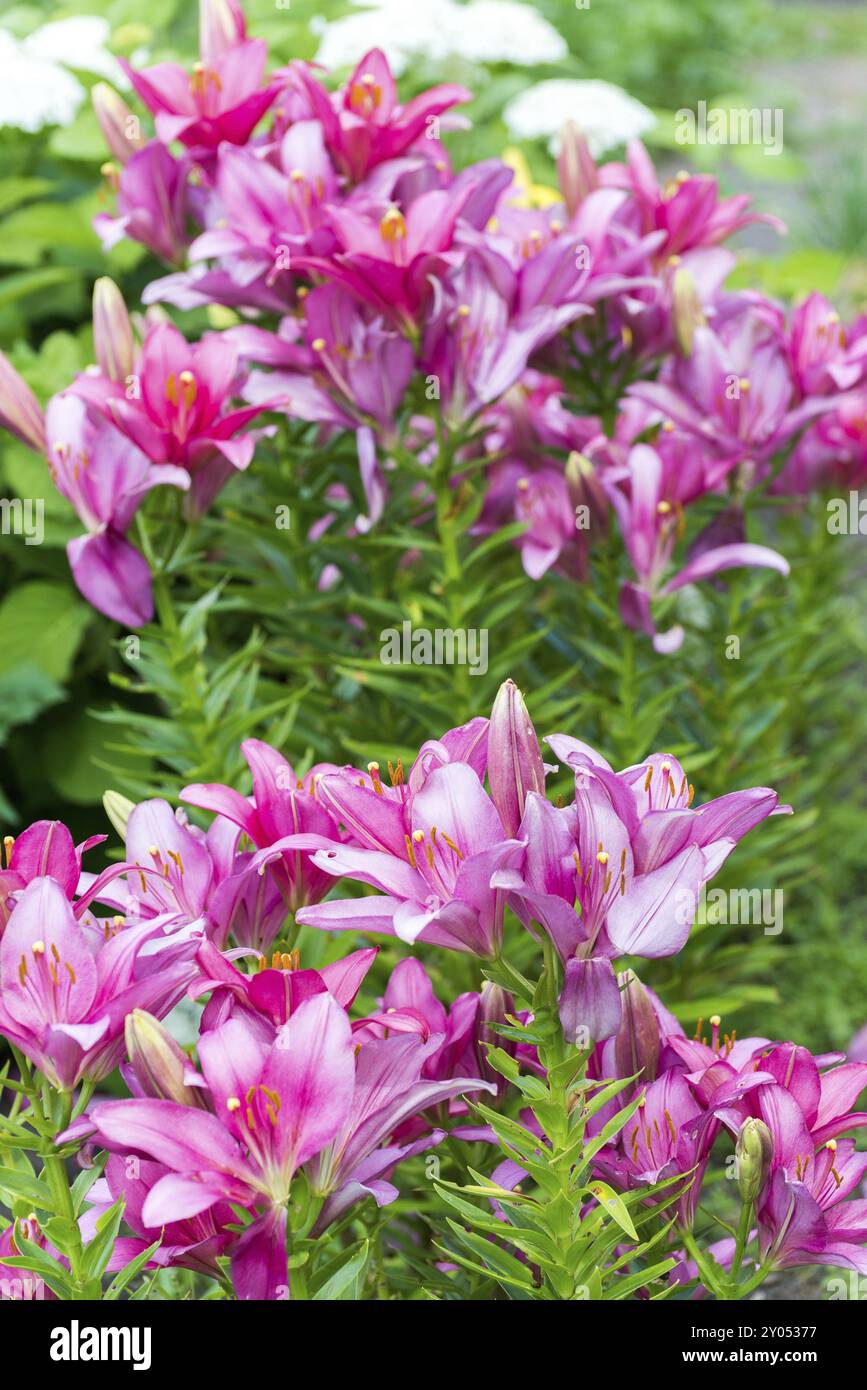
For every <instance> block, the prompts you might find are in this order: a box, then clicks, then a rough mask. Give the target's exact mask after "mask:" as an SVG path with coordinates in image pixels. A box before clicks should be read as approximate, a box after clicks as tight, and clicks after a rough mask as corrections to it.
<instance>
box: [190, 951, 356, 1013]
mask: <svg viewBox="0 0 867 1390" xmlns="http://www.w3.org/2000/svg"><path fill="white" fill-rule="evenodd" d="M378 950H379V948H378V947H377V946H368V947H365V948H363V949H362V950H360V951H352V952H351V953H350V954H349V955H348V956H344V957H342V958H341V959H340V960H337V961H334V962H333V964H331V965H324V966H322V968H321V969H320V970H302V969H301V965H300V958H299V953H298V951H297V950H295V951H283V952H280V951H275V952H274V953H273V955H272V957H271V963H270V965H269V963H268V961H267V959H266V957H265V956H261V957H260V959H259V962H258V964H259V969H258V970H256V971H254V972H253V973H252V974H249V975H245V974H244V973H243V972H242V971H240V970H238V969H236V967H235V966H234V965H233V964H232V963H231V960H230V959H229V957H227V956H224V955H223V954H222V953H221V952H220V951H218V950H217V949H216V947H215V946H214V945H213V944H212V942H210V941H205V942H203V943H202V945H201V947H200V948H199V952H198V955H197V957H196V960H197V962H198V965H199V969H200V970H201V972H202V979H201V980H200V981H197V983H196V984H194V985H191V986H190V993H191V994H192V996H193V997H194V998H199V997H200V996H201V995H203V994H206V993H208V992H210V995H211V997H210V999H209V1001H208V1003H207V1004H206V1006H205V1010H204V1012H203V1014H202V1022H201V1029H202V1032H203V1033H205V1032H209V1031H210V1029H212V1028H218V1027H219V1026H220V1024H222V1023H225V1022H226V1020H227V1019H229V1018H233V1017H234V1016H235V1015H236V1014H237V1013H239V1012H240V1013H241V1014H243V1015H245V1016H248V1017H249V1016H253V1017H254V1019H255V1020H256V1021H258V1022H261V1021H262V1020H263V1019H264V1020H267V1021H268V1022H269V1023H270V1024H271V1026H272V1027H273V1028H274V1029H277V1028H280V1027H282V1026H283V1024H284V1023H288V1022H289V1019H290V1018H291V1017H292V1014H293V1013H294V1012H295V1010H296V1009H297V1008H298V1006H299V1005H300V1004H302V1003H303V1002H304V1000H305V999H310V998H312V997H313V995H316V994H325V993H328V994H332V995H333V996H334V998H335V999H336V1000H337V1002H338V1004H340V1005H341V1007H342V1008H344V1009H349V1008H350V1007H351V1005H352V1004H353V1002H354V1000H355V996H356V994H357V993H358V991H359V989H360V988H361V986H362V984H363V982H364V977H365V975H366V974H367V972H368V970H369V969H370V967H371V966H372V965H373V962H374V960H375V959H376V956H377V953H378Z"/></svg>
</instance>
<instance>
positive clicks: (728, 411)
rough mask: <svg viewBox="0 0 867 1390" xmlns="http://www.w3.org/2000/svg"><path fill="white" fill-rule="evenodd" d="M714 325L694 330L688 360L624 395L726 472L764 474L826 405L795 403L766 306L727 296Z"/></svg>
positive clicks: (778, 328) (777, 324)
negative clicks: (741, 467) (657, 414)
mask: <svg viewBox="0 0 867 1390" xmlns="http://www.w3.org/2000/svg"><path fill="white" fill-rule="evenodd" d="M715 322H716V323H717V324H718V327H717V328H716V329H713V328H710V327H707V326H704V327H702V326H699V327H697V328H696V329H695V331H694V334H693V342H692V352H691V354H690V356H689V357H688V358H682V357H681V358H678V359H677V360H675V361H673V362H671V363H670V364H669V365H668V367H667V368H666V370H665V371H664V373H663V378H662V379H661V380H660V381H658V382H648V381H642V382H636V384H635V385H634V386H630V387H628V389H627V394H628V395H629V396H634V397H636V398H637V399H639V400H642V401H645V402H646V403H647V404H648V405H651V406H653V407H655V408H656V409H657V410H659V411H661V412H662V415H663V416H664V417H665V418H666V419H668V420H670V421H672V422H673V423H674V425H675V426H677V427H679V428H680V429H682V430H685V431H686V432H687V434H689V435H691V436H692V437H694V438H695V439H697V440H699V441H700V442H701V443H702V444H703V445H704V446H705V447H706V448H709V449H710V450H711V452H712V453H714V454H715V455H716V457H718V458H720V459H724V460H725V461H726V462H727V463H728V465H729V466H730V467H734V466H735V465H737V464H745V463H751V464H753V465H755V467H756V468H758V469H764V468H766V466H767V464H768V463H769V461H770V459H771V458H772V456H773V455H774V454H775V453H776V452H777V450H779V449H780V448H781V447H782V446H783V445H784V444H786V443H788V441H789V440H790V439H791V438H792V437H793V436H794V435H795V434H797V432H798V431H799V430H800V429H802V428H803V426H804V425H806V424H807V423H808V422H809V421H810V420H811V419H812V418H813V417H814V416H816V415H817V414H822V413H824V412H826V411H828V410H829V409H830V408H831V405H832V403H831V402H829V401H828V400H827V399H825V398H814V399H809V400H805V401H800V402H799V400H798V393H797V390H796V383H795V382H794V380H793V378H792V372H791V367H790V361H789V355H788V353H787V350H786V345H785V343H784V342H783V339H782V324H781V319H780V315H779V313H778V312H777V311H776V310H775V309H774V306H773V305H765V304H763V303H760V302H750V301H749V300H747V301H746V302H745V303H742V302H741V301H740V300H738V299H737V297H733V298H732V300H731V302H730V304H729V305H727V306H723V307H721V308H720V311H719V312H718V314H717V318H716V320H715Z"/></svg>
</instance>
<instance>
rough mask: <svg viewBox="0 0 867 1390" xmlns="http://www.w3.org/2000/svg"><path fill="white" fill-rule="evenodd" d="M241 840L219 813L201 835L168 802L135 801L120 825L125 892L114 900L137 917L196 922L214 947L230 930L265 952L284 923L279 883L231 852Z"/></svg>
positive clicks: (246, 853)
mask: <svg viewBox="0 0 867 1390" xmlns="http://www.w3.org/2000/svg"><path fill="white" fill-rule="evenodd" d="M240 837H241V831H240V829H239V827H238V826H237V825H235V824H234V823H233V822H232V821H231V820H228V819H226V818H224V817H222V816H218V817H217V819H216V820H215V821H214V822H213V824H212V825H211V827H210V829H209V830H208V833H207V834H205V833H204V831H202V830H200V829H199V828H198V826H195V825H190V824H189V822H188V820H187V817H186V815H185V813H184V812H183V811H177V812H175V811H172V808H171V807H170V806H169V804H168V802H166V801H161V800H159V799H155V800H152V801H143V802H141V803H140V804H139V805H138V806H136V807H135V808H134V810H133V811H132V812H131V814H130V817H129V821H128V823H127V831H126V854H127V861H128V863H127V864H125V865H124V866H123V869H127V868H129V869H130V870H131V871H130V872H129V873H128V874H127V891H126V894H125V895H123V896H117V897H116V898H115V904H116V905H117V906H118V907H119V908H120V909H121V910H123V911H125V912H130V913H131V914H133V915H134V916H137V917H153V916H156V915H166V914H168V915H169V916H172V917H174V918H175V919H176V920H178V921H179V922H186V923H192V922H196V923H198V924H199V925H200V926H201V927H202V929H203V930H204V931H205V932H206V933H207V936H208V938H209V940H211V941H213V942H214V943H215V945H217V946H218V947H220V948H222V947H223V946H224V945H225V943H226V941H227V939H228V938H229V936H230V935H231V936H232V937H234V939H235V941H236V942H237V943H238V944H239V945H240V946H244V947H252V948H254V949H256V950H264V949H267V947H268V946H269V945H270V944H271V942H272V941H273V940H275V938H276V937H277V936H278V935H279V933H280V929H281V928H282V926H283V923H284V921H285V920H286V911H287V904H286V897H285V893H284V888H285V885H284V884H283V883H281V881H280V878H279V875H278V874H277V873H276V872H275V871H274V869H272V868H271V867H268V868H266V869H265V871H264V872H259V869H258V867H257V866H256V865H254V864H253V862H252V861H253V855H252V853H251V852H249V851H244V852H242V853H239V852H238V842H239V840H240ZM103 900H104V901H105V900H106V899H105V898H104V899H103Z"/></svg>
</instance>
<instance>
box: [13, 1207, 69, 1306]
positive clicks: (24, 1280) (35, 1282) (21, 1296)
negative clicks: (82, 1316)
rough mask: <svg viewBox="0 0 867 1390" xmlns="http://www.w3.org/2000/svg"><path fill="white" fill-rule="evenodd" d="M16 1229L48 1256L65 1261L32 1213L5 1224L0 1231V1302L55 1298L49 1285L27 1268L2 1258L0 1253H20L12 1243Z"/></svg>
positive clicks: (51, 1299)
mask: <svg viewBox="0 0 867 1390" xmlns="http://www.w3.org/2000/svg"><path fill="white" fill-rule="evenodd" d="M16 1229H17V1230H18V1231H20V1233H21V1235H22V1236H23V1237H24V1239H25V1240H29V1241H32V1242H33V1244H34V1245H38V1246H39V1248H40V1250H45V1251H46V1252H47V1253H48V1254H49V1255H50V1256H51V1257H52V1259H56V1260H59V1261H60V1262H61V1263H62V1264H65V1263H66V1260H65V1259H64V1257H63V1256H62V1255H61V1254H60V1251H59V1250H57V1249H55V1247H54V1246H53V1245H52V1244H51V1242H50V1241H49V1240H48V1238H47V1236H46V1235H45V1232H44V1231H42V1230H40V1227H39V1222H38V1221H37V1219H36V1217H35V1216H26V1217H22V1218H19V1220H18V1221H13V1223H12V1225H11V1226H7V1227H6V1229H5V1231H0V1303H29V1302H31V1301H33V1300H34V1299H43V1298H45V1299H48V1300H50V1301H51V1302H55V1301H56V1300H57V1294H56V1293H55V1292H54V1290H53V1289H50V1288H49V1287H48V1285H47V1284H46V1283H45V1282H44V1280H42V1279H40V1278H39V1275H38V1274H34V1273H33V1272H32V1271H31V1270H29V1269H18V1268H17V1266H16V1265H7V1264H5V1263H4V1261H3V1257H4V1255H7V1256H11V1257H12V1258H13V1259H15V1258H16V1257H17V1256H18V1255H20V1253H21V1252H20V1250H19V1249H18V1246H17V1245H16V1243H15V1232H16Z"/></svg>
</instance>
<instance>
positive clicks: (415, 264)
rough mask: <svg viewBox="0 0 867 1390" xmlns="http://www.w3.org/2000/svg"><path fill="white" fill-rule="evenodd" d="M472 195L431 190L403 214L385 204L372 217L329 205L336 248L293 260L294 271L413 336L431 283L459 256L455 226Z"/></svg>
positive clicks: (394, 205)
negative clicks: (314, 277)
mask: <svg viewBox="0 0 867 1390" xmlns="http://www.w3.org/2000/svg"><path fill="white" fill-rule="evenodd" d="M472 192H473V185H471V184H467V185H466V186H464V187H463V189H462V190H461V191H460V193H458V194H455V193H454V191H449V192H445V191H443V190H440V189H434V190H432V191H430V192H427V193H422V194H421V195H420V196H419V197H418V198H415V199H414V200H413V202H412V203H411V204H410V205H409V206H408V207H407V208H406V210H403V209H401V208H400V207H399V206H398V204H397V203H389V204H386V205H385V206H384V208H383V209H382V211H381V212H377V213H373V214H372V213H369V212H362V211H358V210H355V209H353V208H352V207H350V206H349V205H348V204H344V205H343V206H340V207H334V206H332V207H330V208H329V210H328V221H329V225H330V227H331V229H332V231H333V232H334V235H335V237H336V240H337V250H336V251H335V252H333V254H332V255H331V256H329V257H328V258H323V257H319V256H309V255H305V254H302V255H300V256H297V257H296V258H295V267H296V269H298V270H301V271H307V272H310V273H313V274H319V275H324V276H325V277H326V278H327V279H329V280H332V281H334V282H335V283H337V284H339V285H343V286H345V287H346V289H348V290H349V291H350V293H351V294H353V295H355V297H356V298H357V299H359V300H360V301H361V302H362V303H363V304H369V305H370V306H371V307H372V308H373V309H375V310H376V311H377V312H378V313H381V314H383V315H384V316H385V317H386V318H388V319H390V320H391V321H392V322H394V323H395V324H396V326H397V327H398V328H399V329H400V331H401V332H402V333H405V334H406V335H407V336H408V337H410V338H412V339H414V338H417V336H418V333H419V327H420V323H421V319H422V317H423V314H424V313H425V312H426V309H427V306H428V305H429V303H430V301H431V298H432V295H433V286H432V281H436V280H439V279H440V278H441V277H442V274H443V272H444V270H445V268H446V267H447V266H448V265H449V264H450V263H453V262H455V261H456V260H457V259H458V257H459V256H460V255H461V253H459V252H456V251H455V252H453V251H452V245H453V241H454V234H455V227H456V224H457V221H458V218H459V217H460V215H461V212H462V210H463V208H464V206H465V204H466V203H467V201H468V200H469V198H470V195H471V193H472Z"/></svg>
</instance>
